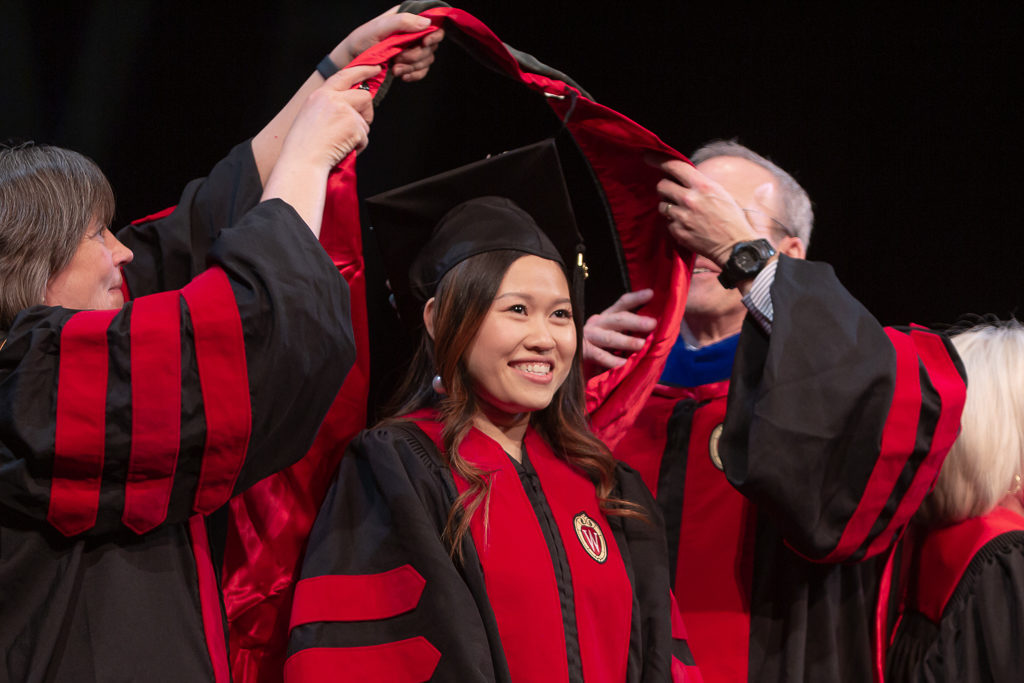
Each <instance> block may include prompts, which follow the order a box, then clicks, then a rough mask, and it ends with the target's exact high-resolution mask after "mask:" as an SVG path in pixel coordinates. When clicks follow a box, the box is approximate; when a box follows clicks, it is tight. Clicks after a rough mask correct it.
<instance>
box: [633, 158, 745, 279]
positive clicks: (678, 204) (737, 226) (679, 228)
mask: <svg viewBox="0 0 1024 683" xmlns="http://www.w3.org/2000/svg"><path fill="white" fill-rule="evenodd" d="M647 163H649V164H650V165H651V166H654V167H655V168H660V169H661V170H662V171H664V173H665V175H667V176H668V177H667V178H662V179H661V180H660V181H659V182H658V194H659V195H661V197H662V199H663V200H664V201H662V202H660V203H659V204H658V210H659V211H660V212H661V214H662V215H664V216H665V217H666V218H668V220H669V224H668V229H669V232H671V234H672V237H674V238H675V240H676V242H677V243H678V244H679V245H680V246H682V247H685V248H686V249H689V250H690V251H692V252H695V253H697V254H701V255H703V256H706V257H707V258H709V259H711V260H712V261H714V262H715V263H716V264H718V266H719V267H722V266H723V265H725V262H726V261H728V260H729V255H730V254H731V252H732V247H733V245H734V244H736V243H737V242H743V241H747V240H754V239H757V238H758V237H759V235H758V234H757V233H755V232H754V230H753V228H751V227H750V224H749V223H748V222H747V219H746V217H745V216H744V215H743V209H742V208H740V206H739V204H737V203H736V200H735V199H733V198H732V195H730V194H729V193H728V192H726V190H725V188H724V187H722V186H721V185H719V184H718V183H716V182H715V181H713V180H711V179H710V178H708V177H707V176H705V175H704V174H703V173H701V172H700V171H698V170H697V169H696V168H694V167H693V166H691V165H690V164H688V163H686V162H685V161H680V160H679V159H672V158H668V157H657V158H655V157H648V159H647Z"/></svg>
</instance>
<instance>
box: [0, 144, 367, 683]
mask: <svg viewBox="0 0 1024 683" xmlns="http://www.w3.org/2000/svg"><path fill="white" fill-rule="evenodd" d="M261 192H262V188H261V185H260V180H259V176H258V173H257V170H256V165H255V161H254V159H253V156H252V152H251V148H250V146H249V145H248V144H243V145H240V146H239V147H237V148H235V149H234V150H233V151H232V153H231V154H230V155H229V156H228V157H227V158H226V159H225V160H224V161H222V162H221V163H220V164H218V165H217V166H216V167H215V168H214V169H213V170H212V172H211V173H210V176H209V177H208V178H206V179H205V180H201V181H194V182H193V183H191V184H190V185H189V186H188V187H187V188H186V190H185V192H184V194H183V195H182V198H181V202H180V204H179V205H178V207H177V209H176V210H175V211H174V212H173V213H170V214H169V215H163V216H162V217H161V218H159V219H157V220H153V221H148V222H145V223H143V224H140V225H137V226H133V227H130V228H127V229H126V230H124V231H122V232H121V234H120V235H119V236H120V237H121V238H122V240H123V241H124V242H125V243H126V244H127V245H128V246H129V247H130V248H131V249H133V251H134V253H135V259H134V261H133V262H132V263H131V264H129V265H128V266H127V267H126V268H125V277H126V281H127V283H128V285H129V288H130V290H131V294H132V295H133V297H134V299H133V301H132V302H130V303H128V304H126V305H125V306H124V307H123V308H122V309H121V310H120V311H85V312H75V311H71V310H66V309H63V308H59V307H45V306H35V307H32V308H29V309H26V310H25V311H23V312H22V313H20V314H19V315H18V316H17V317H16V319H15V320H14V321H13V323H12V325H11V327H10V329H8V330H4V331H2V332H0V336H2V337H4V338H5V339H6V342H5V343H4V346H3V348H2V349H0V651H2V652H3V655H4V658H3V660H2V662H0V680H10V681H18V682H28V681H76V682H78V681H93V680H96V681H99V680H102V681H120V680H124V681H141V680H145V681H200V680H215V679H216V680H218V681H221V680H227V678H228V673H227V658H226V649H225V646H224V621H223V618H222V606H221V599H220V591H219V588H218V586H217V576H216V574H215V571H214V566H215V560H214V558H212V557H211V546H210V543H209V540H208V537H207V528H206V523H205V519H204V514H206V513H211V512H213V511H215V510H217V509H218V508H220V507H221V506H222V505H223V504H224V502H226V501H227V499H228V498H229V497H230V496H231V495H233V494H234V493H236V492H238V491H241V490H243V489H245V488H246V487H248V486H251V485H252V484H253V483H255V482H257V481H258V480H260V479H261V478H263V477H265V476H267V475H268V474H270V473H271V472H274V471H276V470H278V469H281V468H283V467H285V466H287V465H289V464H291V463H292V462H294V461H295V460H297V459H298V458H300V457H301V456H302V455H303V454H304V453H305V451H306V449H307V448H308V446H309V444H310V442H311V441H312V439H313V437H314V435H315V433H316V430H317V427H318V426H319V422H320V420H321V419H322V417H323V415H324V413H325V412H326V410H327V408H328V407H329V405H330V403H331V400H332V399H333V398H334V396H335V394H336V393H337V391H338V388H339V387H340V385H341V382H342V380H343V379H344V377H345V374H346V372H347V370H348V368H349V367H350V366H351V363H352V361H353V358H354V344H353V339H352V330H351V323H350V322H349V319H348V293H347V288H346V285H345V283H344V281H343V280H342V279H341V278H340V277H339V275H338V272H337V269H336V268H335V267H334V265H333V264H332V263H331V260H330V259H329V258H328V257H327V256H326V254H325V253H324V251H323V249H322V248H321V247H320V245H319V243H318V242H317V240H316V239H315V238H314V236H313V235H312V233H311V232H310V231H309V228H308V227H307V226H306V225H305V223H304V222H303V221H302V219H301V218H300V217H299V216H298V214H297V213H296V212H295V211H294V210H293V209H292V208H291V207H290V206H288V205H287V204H286V203H284V202H283V201H280V200H271V201H267V202H262V203H259V204H257V202H258V201H259V197H260V194H261ZM207 265H209V266H211V268H210V269H209V270H205V269H206V267H207ZM204 270H205V272H203V273H202V274H201V275H199V273H200V272H201V271H204ZM178 288H181V289H180V290H179V289H178ZM164 290H170V291H169V292H167V293H162V294H156V295H154V296H144V295H147V294H153V293H154V292H163V291H164ZM310 377H314V378H316V381H315V382H311V381H309V378H310ZM200 513H202V514H200Z"/></svg>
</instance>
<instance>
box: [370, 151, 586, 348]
mask: <svg viewBox="0 0 1024 683" xmlns="http://www.w3.org/2000/svg"><path fill="white" fill-rule="evenodd" d="M366 205H367V209H368V210H369V213H370V219H371V225H372V227H373V231H374V233H375V234H376V237H377V243H378V246H379V247H380V250H381V254H382V256H383V260H384V267H385V270H386V271H387V274H388V279H389V281H390V284H391V290H392V291H393V292H394V295H395V301H396V304H397V307H398V312H399V315H400V317H401V318H402V321H403V322H404V323H405V324H406V325H407V326H409V327H411V328H416V327H418V326H419V325H420V324H421V323H422V313H423V305H424V303H426V301H427V299H429V298H430V297H431V296H433V295H434V291H435V289H436V287H437V284H438V282H440V280H441V278H442V277H443V276H444V274H445V273H447V272H448V271H449V270H450V269H451V268H452V267H454V266H455V265H456V264H458V263H460V262H462V261H464V260H465V259H467V258H469V257H470V256H475V255H476V254H481V253H484V252H487V251H494V250H498V249H514V250H517V251H522V252H525V253H528V254H534V255H537V256H541V257H543V258H547V259H551V260H553V261H558V262H559V263H560V264H561V265H562V266H563V267H564V268H566V274H567V277H569V282H570V286H571V287H573V288H574V290H575V293H576V295H577V300H578V301H581V302H582V300H581V299H580V297H579V295H580V294H581V292H582V286H583V282H582V281H583V271H584V268H585V266H583V262H582V253H583V238H582V237H581V236H580V234H579V230H578V229H577V227H576V220H575V217H574V215H573V210H572V206H571V204H570V201H569V194H568V191H567V189H566V185H565V179H564V177H563V175H562V168H561V164H560V163H559V158H558V152H557V150H556V148H555V143H554V141H553V140H545V141H543V142H539V143H536V144H533V145H529V146H527V147H521V148H519V149H516V150H513V151H510V152H505V153H504V154H500V155H497V156H493V157H490V158H488V159H484V160H483V161H478V162H475V163H472V164H468V165H466V166H462V167H460V168H456V169H453V170H451V171H446V172H444V173H441V174H439V175H436V176H433V177H430V178H425V179H423V180H419V181H417V182H415V183H412V184H410V185H405V186H404V187H399V188H396V189H394V190H389V191H388V192H384V193H381V194H379V195H376V196H374V197H371V198H369V199H367V200H366ZM581 305H582V303H581Z"/></svg>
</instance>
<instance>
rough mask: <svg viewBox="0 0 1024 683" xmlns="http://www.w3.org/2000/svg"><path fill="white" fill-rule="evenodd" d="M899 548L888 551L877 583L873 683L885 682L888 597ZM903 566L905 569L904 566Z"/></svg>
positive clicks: (895, 546) (890, 592) (896, 546)
mask: <svg viewBox="0 0 1024 683" xmlns="http://www.w3.org/2000/svg"><path fill="white" fill-rule="evenodd" d="M900 547H901V546H900V545H899V544H898V543H897V544H896V545H894V546H893V547H892V549H891V550H890V551H889V557H888V558H887V559H886V561H885V568H884V569H883V570H882V577H881V579H880V580H879V582H878V597H877V599H876V600H875V622H874V624H873V626H874V629H873V633H872V636H873V642H872V653H871V654H872V655H873V657H874V662H873V663H874V669H873V670H872V672H871V674H872V680H873V681H874V683H882V682H883V681H884V680H885V654H886V652H887V651H888V638H887V635H888V633H887V631H888V625H889V596H890V595H892V574H893V564H894V562H895V559H896V553H897V552H899V550H900ZM903 566H904V567H906V565H903Z"/></svg>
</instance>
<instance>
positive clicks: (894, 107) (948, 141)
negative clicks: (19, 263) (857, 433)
mask: <svg viewBox="0 0 1024 683" xmlns="http://www.w3.org/2000/svg"><path fill="white" fill-rule="evenodd" d="M457 4H459V6H460V7H462V8H464V9H467V10H469V11H471V12H472V13H473V14H475V15H476V16H477V17H478V18H480V19H481V20H483V21H484V22H485V23H486V24H487V25H488V26H489V27H490V28H491V29H492V30H494V32H495V33H496V34H497V35H498V36H499V37H501V38H502V39H503V40H504V41H506V42H507V43H509V44H510V45H513V46H515V47H517V48H519V49H522V50H525V51H526V52H529V53H531V54H533V55H534V56H536V57H537V58H538V59H540V60H541V61H543V62H545V63H547V64H549V65H551V66H553V67H555V68H558V69H560V70H562V71H564V72H565V73H568V74H569V75H571V76H572V77H573V78H574V79H575V80H576V81H577V82H578V83H580V84H581V85H582V86H583V87H584V88H586V89H587V90H588V91H589V92H590V94H591V95H592V96H593V97H594V98H595V99H596V100H597V101H598V102H601V103H603V104H605V105H608V106H610V107H612V108H613V109H616V110H618V111H620V112H622V113H624V114H626V115H627V116H629V117H630V118H633V119H634V120H636V121H637V122H639V123H640V124H642V125H644V126H645V127H647V128H649V129H651V130H653V131H654V132H656V133H657V134H658V135H660V136H661V137H662V139H664V140H665V141H666V142H668V143H669V144H670V145H672V146H673V147H676V148H677V149H679V150H680V151H682V152H684V153H686V152H689V151H692V150H693V148H695V147H696V146H698V145H699V144H701V143H702V142H704V141H706V140H708V139H711V138H730V137H738V138H739V140H740V141H741V142H743V143H745V144H747V145H749V146H750V147H752V148H753V149H755V150H757V151H759V152H761V153H762V154H765V155H766V156H768V157H770V158H772V159H773V160H775V161H776V162H777V163H779V164H780V165H781V166H783V167H784V168H786V169H787V170H789V171H790V172H792V173H793V174H794V175H795V176H796V177H797V179H798V180H799V181H800V182H801V183H802V184H803V185H804V187H805V188H806V189H807V190H808V192H809V194H810V195H811V198H812V200H813V201H814V203H815V211H816V229H815V233H814V237H813V239H812V244H811V249H810V254H809V256H810V257H811V258H813V259H819V260H824V261H828V262H830V263H832V264H833V265H834V266H835V267H836V270H837V271H838V273H839V275H840V278H841V279H842V280H843V282H844V283H845V284H846V285H847V287H848V288H849V289H850V290H851V291H853V292H854V294H855V295H857V296H858V298H860V299H861V300H862V301H863V302H864V303H865V304H866V305H867V306H868V308H869V309H871V310H872V311H873V312H875V314H876V315H877V316H878V317H879V318H880V319H881V320H882V321H883V322H885V323H902V322H909V321H917V322H922V323H932V322H941V321H950V320H952V319H954V318H955V317H956V316H957V315H959V314H960V313H964V312H994V313H997V314H1000V315H1007V314H1009V313H1012V312H1015V311H1018V308H1019V302H1020V301H1021V296H1022V292H1024V288H1022V284H1024V268H1022V266H1021V251H1022V250H1021V245H1022V240H1021V239H1020V237H1019V234H1020V231H1021V230H1022V229H1024V221H1022V220H1021V214H1022V208H1021V207H1022V200H1021V194H1022V193H1024V187H1022V182H1021V181H1022V180H1024V177H1022V176H1024V174H1022V172H1021V164H1020V153H1021V144H1020V120H1021V116H1020V112H1021V106H1020V104H1019V99H1020V96H1019V92H1020V89H1021V85H1022V79H1021V71H1022V64H1024V54H1022V50H1021V48H1020V46H1019V40H1020V36H1021V34H1022V28H1024V26H1022V24H1021V21H1020V20H1019V19H1017V18H1016V17H1015V13H1014V12H1013V10H1012V5H1011V4H1010V3H1007V4H1006V5H1005V6H999V5H977V6H975V7H974V8H971V9H969V8H968V7H967V6H966V4H965V5H964V6H963V7H960V8H953V7H951V8H946V9H942V10H939V9H934V8H933V9H922V10H915V9H911V8H909V7H900V8H893V7H887V8H878V7H876V8H874V9H872V8H869V7H866V6H865V7H858V8H857V9H850V10H840V9H836V8H834V7H830V6H829V7H826V4H825V3H819V4H818V5H817V6H816V7H817V9H806V8H803V9H799V10H797V9H792V8H790V9H786V8H780V7H773V6H770V4H769V3H761V4H758V5H756V6H753V7H746V6H733V5H723V4H720V3H719V4H713V5H709V4H697V3H683V2H671V3H666V2H662V3H651V2H644V3H641V2H634V3H625V2H622V3H615V4H602V3H597V4H584V3H555V2H521V3H516V4H512V3H494V2H491V3H488V2H482V1H472V2H470V1H467V2H462V3H457ZM941 6H942V5H940V4H935V5H934V7H935V8H938V7H941ZM0 7H2V8H3V11H2V17H0V65H2V67H0V68H2V71H0V74H2V88H0V139H3V138H6V137H20V138H27V139H35V140H38V141H45V142H50V143H54V144H58V145H62V146H66V147H70V148H73V149H76V150H78V151H81V152H83V153H85V154H87V155H89V156H91V157H93V158H94V159H95V160H96V161H97V162H98V163H99V165H100V166H101V167H102V168H103V169H104V170H105V171H106V173H107V174H108V176H109V177H110V179H111V182H112V184H113V186H114V189H115V192H116V194H117V198H118V207H119V208H118V221H121V222H124V221H127V220H130V219H132V218H137V217H140V216H143V215H146V214H148V213H151V212H153V211H156V210H159V209H161V208H163V207H165V206H168V205H171V204H173V203H174V202H175V201H176V200H177V196H178V192H179V191H180V189H181V187H182V186H183V185H184V183H185V182H187V181H188V180H189V179H191V178H193V177H195V176H199V175H203V174H204V173H205V172H206V170H207V169H208V168H209V166H210V165H211V164H212V163H213V162H215V161H216V160H217V159H218V158H220V156H222V154H223V153H224V152H225V151H226V150H227V149H228V148H229V147H230V145H232V144H234V143H235V142H238V141H240V140H241V139H243V138H245V137H246V136H249V135H252V134H254V133H255V132H257V131H258V130H259V128H260V127H261V126H262V125H263V124H264V123H265V122H266V121H267V120H269V118H270V117H271V116H272V115H273V114H274V113H275V112H276V111H277V109H278V108H279V107H280V106H281V105H282V104H283V103H284V102H285V101H286V100H287V98H288V96H289V95H290V94H291V92H292V91H293V90H294V89H295V88H296V87H297V86H298V85H299V83H300V82H301V81H302V80H303V79H304V78H305V77H306V76H307V75H308V74H309V72H310V71H311V70H312V67H313V66H314V65H315V64H316V63H317V62H318V61H319V59H320V58H321V57H322V56H323V55H324V54H325V53H326V52H327V51H328V50H329V49H330V48H332V47H333V46H334V45H335V44H336V43H337V41H338V40H340V39H341V38H342V37H344V35H345V34H346V33H347V32H348V30H350V29H351V28H353V27H355V26H356V25H358V24H359V23H361V22H362V21H365V20H367V19H369V18H371V17H372V16H374V15H375V14H377V13H379V12H380V11H383V10H384V9H386V7H387V5H386V4H384V3H381V4H377V3H370V2H341V1H340V0H334V1H331V2H327V1H318V2H312V1H310V2H278V3H265V4H253V5H250V6H243V5H241V4H237V3H230V4H228V3H215V2H214V3H202V4H201V5H200V4H198V3H196V4H190V3H173V2H166V1H164V2H157V1H154V0H132V1H130V2H129V1H125V2H98V1H96V2H84V1H83V2H77V3H47V2H33V1H31V0H4V2H3V3H2V4H0ZM922 7H923V5H922ZM454 51H456V48H455V47H454V46H453V45H451V44H448V45H445V46H443V48H442V51H441V52H440V53H439V55H438V64H437V65H436V66H435V70H434V72H433V74H432V75H433V76H434V77H435V78H432V79H428V81H427V82H424V83H419V84H413V85H411V86H407V85H396V89H395V90H393V91H392V93H391V94H389V95H388V99H386V100H385V102H384V104H383V106H382V107H381V109H380V111H379V113H378V121H377V122H376V123H375V125H374V129H373V132H372V133H371V141H372V142H371V146H370V149H369V150H367V152H366V154H365V156H364V159H362V160H361V164H362V165H361V167H360V168H361V170H365V173H363V172H361V175H360V183H361V191H365V192H366V193H368V192H370V191H376V190H383V189H386V188H388V187H391V186H394V185H397V184H399V183H400V182H404V181H406V180H411V179H414V178H415V177H416V175H417V174H418V173H420V172H421V171H422V170H424V169H430V168H434V167H444V166H448V165H452V164H451V163H449V159H450V160H451V161H452V162H455V163H462V162H463V161H469V160H470V159H472V158H476V156H477V154H478V151H477V150H475V149H472V145H469V144H464V140H463V137H464V136H466V137H472V136H473V135H474V134H478V133H479V132H480V131H494V130H504V129H505V128H506V127H508V126H511V125H513V124H514V121H515V112H502V111H496V110H486V111H479V110H474V109H473V108H472V107H469V106H466V105H465V103H464V102H461V101H460V99H461V98H460V97H458V96H456V97H452V95H451V92H452V90H451V87H452V86H451V82H452V81H453V78H452V77H450V76H449V78H448V81H449V84H448V86H447V87H448V89H447V90H443V91H441V90H438V87H439V84H433V83H432V82H431V81H433V80H436V79H439V78H440V77H437V74H438V72H439V71H440V68H441V67H442V66H444V65H445V64H446V63H447V61H446V60H450V59H452V58H451V57H450V54H451V53H452V52H454ZM451 68H452V70H453V72H452V73H458V74H459V75H458V77H457V78H458V80H459V82H457V83H456V86H457V87H464V88H465V91H466V92H467V93H471V92H472V89H473V79H474V78H475V76H474V74H473V73H472V72H459V71H458V69H459V68H462V67H457V66H455V67H451ZM463 79H464V80H465V82H464V83H462V82H461V80H463ZM456 92H457V91H456ZM438 93H442V94H438ZM440 97H443V98H444V99H445V100H446V101H449V100H450V101H449V102H448V104H449V105H451V104H452V102H454V104H455V105H456V106H461V107H462V109H463V110H464V113H463V114H461V115H456V116H455V118H456V120H455V121H454V122H452V121H451V120H450V119H451V117H452V115H451V114H447V115H446V119H445V120H444V121H439V120H438V118H437V117H432V116H431V115H429V114H428V115H423V114H416V115H415V116H411V115H409V114H408V110H407V109H406V108H404V107H402V105H401V103H402V102H403V101H404V102H411V101H415V102H419V103H421V104H423V103H427V104H428V105H429V104H430V103H431V102H433V101H435V100H434V99H432V98H440ZM392 98H394V101H395V102H397V104H394V105H392V106H391V107H389V105H391V100H392ZM402 98H405V99H404V100H403V99H402ZM467 101H468V96H467ZM411 119H412V120H411ZM499 137H500V136H499ZM492 151H500V150H492Z"/></svg>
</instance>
